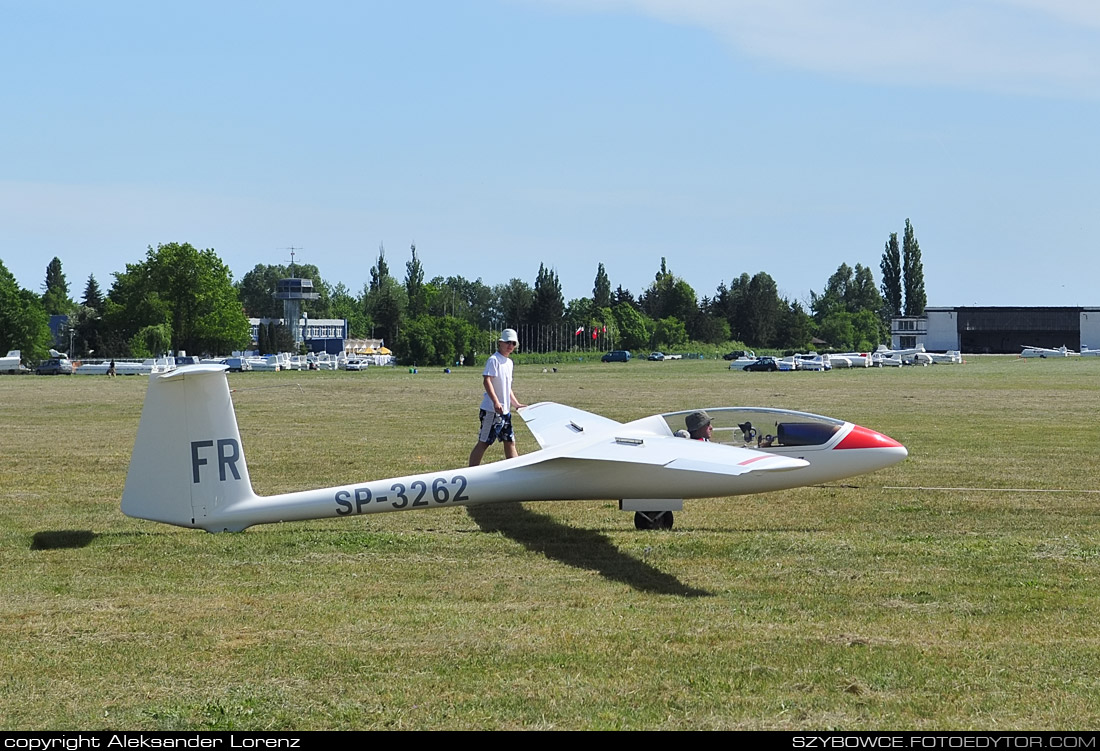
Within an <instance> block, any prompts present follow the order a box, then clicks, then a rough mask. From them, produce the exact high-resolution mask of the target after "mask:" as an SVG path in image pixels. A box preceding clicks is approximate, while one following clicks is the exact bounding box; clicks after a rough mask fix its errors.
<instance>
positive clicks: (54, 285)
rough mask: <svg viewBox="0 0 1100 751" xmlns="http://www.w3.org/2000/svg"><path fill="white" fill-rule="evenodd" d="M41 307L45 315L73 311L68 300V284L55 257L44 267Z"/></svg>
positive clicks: (59, 262)
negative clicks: (44, 278)
mask: <svg viewBox="0 0 1100 751" xmlns="http://www.w3.org/2000/svg"><path fill="white" fill-rule="evenodd" d="M42 289H43V290H45V292H44V293H43V294H42V307H43V308H45V309H46V315H49V316H57V315H66V314H68V313H69V312H70V311H71V310H72V309H73V301H72V300H71V299H69V283H68V282H67V281H65V272H63V271H62V270H61V259H60V258H57V257H56V256H55V257H54V259H53V260H52V261H50V263H49V265H47V266H46V283H45V284H43V285H42Z"/></svg>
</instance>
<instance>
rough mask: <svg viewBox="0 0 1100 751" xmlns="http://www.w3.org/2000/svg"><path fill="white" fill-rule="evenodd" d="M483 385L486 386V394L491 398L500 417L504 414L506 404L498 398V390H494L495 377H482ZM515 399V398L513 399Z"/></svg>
mask: <svg viewBox="0 0 1100 751" xmlns="http://www.w3.org/2000/svg"><path fill="white" fill-rule="evenodd" d="M481 381H482V383H483V384H484V385H485V393H486V394H488V395H489V398H490V399H492V401H493V410H494V411H495V412H496V413H497V414H498V415H503V414H504V404H503V403H502V402H501V401H500V399H498V398H497V392H496V389H494V388H493V377H492V376H490V375H485V376H482V377H481ZM512 398H513V399H514V398H515V397H512Z"/></svg>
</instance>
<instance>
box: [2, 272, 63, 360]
mask: <svg viewBox="0 0 1100 751" xmlns="http://www.w3.org/2000/svg"><path fill="white" fill-rule="evenodd" d="M51 343H52V339H51V337H50V325H49V319H48V317H47V316H46V310H45V308H43V307H42V301H41V300H40V299H39V297H38V295H36V294H35V293H34V292H31V291H30V290H26V289H22V288H21V287H20V286H19V284H18V283H17V282H16V281H15V276H14V275H13V274H12V273H11V272H10V271H8V269H7V267H6V266H5V265H4V263H3V261H0V351H2V352H7V351H8V350H12V349H17V350H19V351H20V354H21V356H22V358H23V360H24V361H25V362H35V361H37V360H41V359H43V358H44V357H46V354H47V353H48V351H49V348H50V344H51Z"/></svg>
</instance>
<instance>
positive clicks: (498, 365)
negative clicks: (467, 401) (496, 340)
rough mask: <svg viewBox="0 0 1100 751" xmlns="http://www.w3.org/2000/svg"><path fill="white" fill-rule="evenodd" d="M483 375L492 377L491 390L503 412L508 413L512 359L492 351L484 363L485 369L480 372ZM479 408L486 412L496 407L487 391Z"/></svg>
mask: <svg viewBox="0 0 1100 751" xmlns="http://www.w3.org/2000/svg"><path fill="white" fill-rule="evenodd" d="M481 375H483V376H489V377H490V378H491V379H492V383H493V391H494V392H495V393H496V395H497V399H499V400H500V403H501V404H503V405H504V414H508V413H509V412H511V411H512V396H511V394H512V360H511V358H509V357H505V356H504V355H502V354H500V353H499V352H494V353H493V354H492V355H490V356H489V360H488V361H487V362H486V363H485V371H484V372H483V373H482V374H481ZM481 408H482V409H483V410H485V411H486V412H492V411H493V410H494V409H496V408H495V407H494V406H493V400H492V399H490V398H489V393H488V392H486V393H485V396H484V397H483V398H482V400H481Z"/></svg>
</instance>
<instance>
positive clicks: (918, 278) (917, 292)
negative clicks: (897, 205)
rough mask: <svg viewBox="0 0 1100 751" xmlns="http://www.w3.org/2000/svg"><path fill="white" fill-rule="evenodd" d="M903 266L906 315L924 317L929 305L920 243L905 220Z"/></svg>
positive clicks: (902, 247) (902, 246) (902, 252)
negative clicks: (925, 291)
mask: <svg viewBox="0 0 1100 751" xmlns="http://www.w3.org/2000/svg"><path fill="white" fill-rule="evenodd" d="M901 266H902V271H903V273H904V274H905V282H904V286H905V315H907V316H922V315H924V309H925V307H926V306H927V305H928V297H927V295H925V293H924V264H922V263H921V258H920V243H918V242H917V236H916V233H915V232H914V231H913V225H912V224H910V223H909V220H908V219H906V220H905V235H904V237H903V238H902V243H901Z"/></svg>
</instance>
